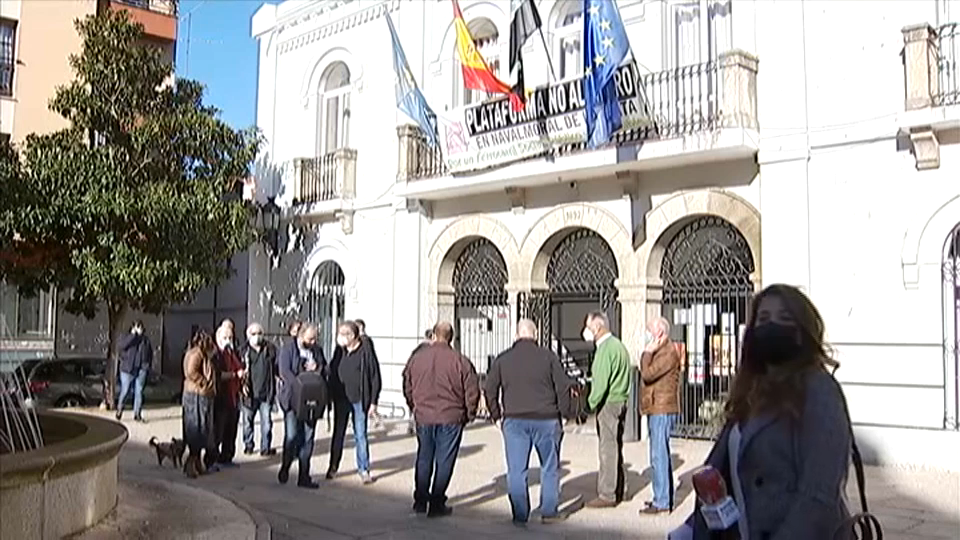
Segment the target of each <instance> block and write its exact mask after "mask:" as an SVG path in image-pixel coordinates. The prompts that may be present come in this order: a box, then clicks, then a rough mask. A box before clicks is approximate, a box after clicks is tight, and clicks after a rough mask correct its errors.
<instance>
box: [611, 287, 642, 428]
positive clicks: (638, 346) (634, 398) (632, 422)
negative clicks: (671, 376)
mask: <svg viewBox="0 0 960 540" xmlns="http://www.w3.org/2000/svg"><path fill="white" fill-rule="evenodd" d="M617 291H618V293H617V299H618V300H619V302H620V340H621V341H622V342H623V344H624V346H626V348H627V351H629V352H630V360H631V362H632V363H633V370H632V377H633V384H631V386H630V401H629V402H628V403H627V421H626V425H625V426H624V438H625V439H626V440H631V441H637V440H640V439H642V438H643V433H644V431H645V423H644V421H643V419H642V418H641V417H640V407H639V405H640V384H641V383H640V371H639V366H640V356H641V355H642V354H643V347H644V343H643V332H644V328H645V327H646V316H645V313H644V305H645V304H646V295H645V290H644V288H643V286H642V285H641V284H639V283H632V282H625V281H624V280H617Z"/></svg>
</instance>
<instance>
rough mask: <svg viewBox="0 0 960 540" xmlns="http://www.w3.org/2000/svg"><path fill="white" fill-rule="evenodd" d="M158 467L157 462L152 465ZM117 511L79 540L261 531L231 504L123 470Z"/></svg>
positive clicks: (242, 535)
mask: <svg viewBox="0 0 960 540" xmlns="http://www.w3.org/2000/svg"><path fill="white" fill-rule="evenodd" d="M154 463H156V462H154ZM119 482H120V484H119V486H118V497H117V498H118V502H117V508H116V509H115V510H114V512H113V513H112V514H111V515H110V516H108V517H107V518H106V519H104V520H103V521H102V522H101V523H100V524H99V525H97V526H96V527H94V528H92V529H89V530H87V531H85V532H84V533H82V534H80V535H78V536H76V537H74V538H76V539H77V540H131V539H157V540H160V539H163V540H166V539H170V540H175V539H182V538H192V539H195V540H255V539H256V532H257V527H256V524H255V523H254V522H253V520H252V519H251V518H250V516H249V515H248V514H247V513H246V512H245V511H243V510H241V509H240V508H238V507H237V505H235V504H233V503H232V502H230V501H228V500H226V499H224V498H222V497H219V496H217V495H214V494H213V493H210V492H208V491H205V490H203V489H198V488H196V487H189V486H185V485H183V484H182V483H178V482H169V481H166V480H159V479H150V478H141V477H137V476H133V475H128V474H125V472H121V475H120V480H119Z"/></svg>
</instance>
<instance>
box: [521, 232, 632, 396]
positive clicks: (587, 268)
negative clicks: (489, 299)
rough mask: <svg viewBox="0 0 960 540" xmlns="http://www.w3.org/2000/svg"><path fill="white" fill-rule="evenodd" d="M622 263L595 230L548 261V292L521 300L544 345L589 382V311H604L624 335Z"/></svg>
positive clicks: (571, 238)
mask: <svg viewBox="0 0 960 540" xmlns="http://www.w3.org/2000/svg"><path fill="white" fill-rule="evenodd" d="M617 275H618V271H617V260H616V258H615V257H614V255H613V251H611V249H610V246H608V245H607V242H606V241H605V240H604V239H603V238H601V237H600V235H598V234H597V233H595V232H593V231H591V230H589V229H577V230H575V231H573V232H572V233H570V234H569V235H568V236H567V237H566V238H564V239H563V240H562V241H561V242H560V244H559V245H558V246H557V248H556V249H555V250H554V252H553V254H552V255H551V256H550V260H549V262H548V263H547V276H546V281H547V286H548V287H549V289H548V290H547V291H536V292H533V293H531V294H525V295H521V296H520V297H519V298H518V302H517V305H518V309H519V316H520V317H526V318H528V319H532V320H533V321H534V322H536V323H537V326H538V327H539V330H540V342H541V344H542V345H543V346H544V347H548V348H549V349H550V350H552V351H553V352H555V353H556V354H557V356H558V357H560V360H561V361H562V362H563V363H564V367H565V368H566V370H567V373H568V374H570V376H572V377H575V378H577V379H579V380H580V381H581V382H582V383H588V382H589V377H590V362H591V360H592V359H593V346H592V345H591V344H589V343H585V342H584V341H583V339H582V338H581V337H580V331H581V330H582V328H583V320H584V318H585V317H586V315H587V313H588V312H590V311H593V310H601V311H604V312H605V313H606V314H607V317H608V318H609V319H610V325H611V327H612V328H611V330H612V331H613V332H614V333H618V332H619V326H620V304H619V303H618V302H617V288H616V286H615V285H614V283H615V282H616V279H617Z"/></svg>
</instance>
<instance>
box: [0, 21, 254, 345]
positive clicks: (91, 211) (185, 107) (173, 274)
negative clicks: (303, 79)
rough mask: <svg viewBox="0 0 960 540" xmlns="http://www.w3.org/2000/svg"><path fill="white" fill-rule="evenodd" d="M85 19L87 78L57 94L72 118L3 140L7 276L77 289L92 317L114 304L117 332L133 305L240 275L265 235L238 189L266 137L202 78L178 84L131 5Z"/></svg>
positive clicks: (76, 58)
mask: <svg viewBox="0 0 960 540" xmlns="http://www.w3.org/2000/svg"><path fill="white" fill-rule="evenodd" d="M76 28H77V31H78V32H79V34H80V36H81V38H82V49H81V51H80V53H79V54H75V55H72V56H71V57H70V65H71V66H72V68H73V71H74V73H75V79H74V80H73V81H72V82H70V83H69V84H66V85H64V86H61V87H58V88H57V90H56V94H55V96H54V97H53V98H52V99H51V101H50V108H51V110H53V111H55V112H57V113H59V114H60V115H61V116H63V117H64V118H65V119H66V120H67V121H68V122H69V124H68V127H66V128H64V129H62V130H60V131H58V132H55V133H49V134H33V135H30V136H28V137H27V138H26V140H25V141H24V142H23V144H21V145H19V146H18V148H17V149H16V150H13V149H11V148H9V147H4V148H0V188H2V193H3V197H2V198H0V251H2V252H3V253H4V254H6V256H4V257H0V278H5V279H7V280H8V281H11V282H13V283H16V284H18V285H20V286H21V287H22V288H24V289H26V290H28V291H30V290H34V291H35V290H37V289H42V288H46V287H49V286H57V287H59V288H61V289H64V290H69V291H70V296H69V300H68V302H67V306H66V307H67V310H68V311H70V312H72V313H76V314H83V315H86V316H87V317H92V316H93V315H94V314H95V312H96V309H97V306H98V305H101V302H106V304H107V306H108V311H109V314H110V319H111V321H110V323H111V334H113V333H114V331H115V330H116V327H115V325H116V324H119V322H120V320H114V319H122V314H123V312H124V311H126V309H127V308H134V309H143V310H145V311H149V312H158V311H159V310H161V309H163V307H165V306H167V305H169V304H171V303H177V302H186V301H189V300H191V299H192V298H193V296H194V295H195V294H196V293H197V292H198V291H199V290H201V289H202V288H204V287H206V286H210V285H213V284H216V283H219V282H221V281H222V280H224V279H225V278H227V277H228V275H229V270H228V266H227V264H226V261H227V260H229V259H230V257H232V256H233V255H234V254H236V253H238V252H240V251H243V250H245V249H246V248H247V246H248V245H249V244H250V242H251V241H252V240H253V231H252V229H251V227H250V224H249V210H248V208H247V206H246V205H245V204H244V203H243V202H242V201H240V200H239V197H231V196H230V195H231V193H232V192H233V191H234V190H235V188H236V186H237V183H238V182H240V181H242V180H243V178H245V177H246V175H247V174H248V170H249V166H250V164H251V163H252V161H253V159H254V157H255V156H256V153H257V151H258V149H259V146H260V137H259V135H258V134H257V132H256V131H255V130H253V129H250V130H246V131H237V130H234V129H232V128H230V127H229V126H228V125H226V124H225V123H224V122H223V121H221V120H220V119H219V117H218V115H219V113H218V111H217V110H216V109H215V108H213V107H210V106H208V105H205V104H204V103H203V99H202V98H203V88H202V86H201V85H200V84H199V83H197V82H194V81H190V80H185V79H177V80H175V81H173V80H172V77H173V66H172V65H170V64H169V63H168V62H167V61H165V60H164V59H163V58H162V53H161V51H160V50H159V49H158V48H157V47H156V46H152V45H150V44H149V43H148V42H146V41H145V40H144V36H143V28H142V26H140V25H139V24H136V23H133V22H131V21H130V20H129V19H128V17H127V14H126V12H124V11H118V10H106V11H105V12H104V13H102V14H99V15H91V16H89V17H87V18H85V19H82V20H78V21H77V22H76ZM114 337H115V336H113V335H111V341H112V340H113V338H114ZM111 350H112V346H111ZM111 356H113V355H111Z"/></svg>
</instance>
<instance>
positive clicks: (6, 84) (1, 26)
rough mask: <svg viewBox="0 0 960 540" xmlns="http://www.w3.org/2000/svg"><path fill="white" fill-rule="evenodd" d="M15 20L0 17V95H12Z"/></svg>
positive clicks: (14, 66) (15, 38)
mask: <svg viewBox="0 0 960 540" xmlns="http://www.w3.org/2000/svg"><path fill="white" fill-rule="evenodd" d="M16 43H17V21H12V20H10V19H0V96H12V95H13V74H14V71H15V70H16V66H17V57H16V54H15V53H16Z"/></svg>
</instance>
